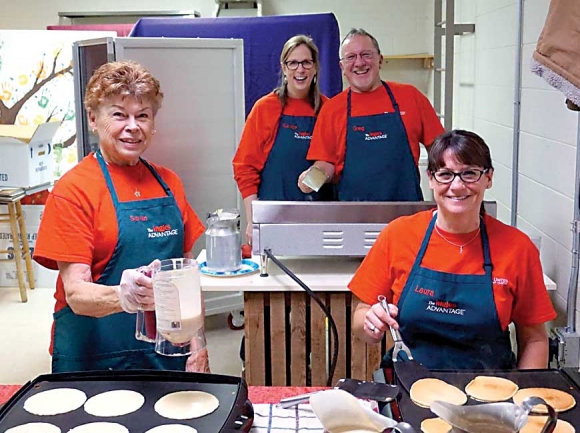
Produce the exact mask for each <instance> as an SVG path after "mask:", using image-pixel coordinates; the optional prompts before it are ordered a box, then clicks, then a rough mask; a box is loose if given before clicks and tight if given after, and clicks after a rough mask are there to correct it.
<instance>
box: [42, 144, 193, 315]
mask: <svg viewBox="0 0 580 433" xmlns="http://www.w3.org/2000/svg"><path fill="white" fill-rule="evenodd" d="M151 165H153V166H154V168H155V169H156V170H157V172H158V173H159V175H160V176H161V178H162V179H163V180H164V181H165V183H166V184H167V186H168V187H169V188H170V189H171V191H172V193H173V195H174V196H175V200H176V202H177V206H178V207H179V209H180V211H181V215H182V218H183V224H184V253H185V252H189V251H191V249H192V248H193V244H194V243H195V241H196V240H197V239H198V238H199V236H200V235H201V234H202V233H203V232H204V230H205V227H204V225H203V224H202V223H201V221H200V220H199V218H198V217H197V215H196V214H195V212H194V211H193V209H192V208H191V206H190V205H189V203H188V202H187V199H186V196H185V190H184V188H183V184H182V183H181V180H180V179H179V177H178V176H177V174H175V173H174V172H173V171H171V170H169V169H167V168H165V167H161V166H158V165H155V164H151ZM108 168H109V173H110V174H111V178H112V181H113V184H114V186H115V190H116V192H117V196H118V198H119V201H121V202H124V201H133V200H145V199H150V198H157V197H163V196H165V192H164V191H163V188H162V187H161V185H160V184H159V182H157V180H156V179H155V178H154V177H153V174H152V173H151V172H150V171H149V170H148V169H147V167H145V166H144V165H143V164H142V163H139V164H137V165H135V166H132V167H129V166H126V167H119V166H116V165H114V164H109V165H108ZM135 189H138V190H139V192H140V193H141V196H140V197H139V198H137V197H135V194H134V193H135ZM117 237H118V226H117V219H116V214H115V208H114V207H113V200H112V198H111V195H110V193H109V190H108V188H107V184H106V183H105V178H104V176H103V174H102V172H101V169H100V167H99V163H98V161H97V159H96V157H95V155H94V154H93V153H91V154H90V155H89V156H87V157H85V158H84V159H83V160H82V161H81V162H80V163H79V164H78V165H77V166H76V167H74V168H73V169H72V170H70V171H69V172H67V173H66V174H65V175H64V176H63V177H62V178H61V179H60V180H59V181H58V182H57V183H56V185H55V186H54V189H53V190H52V192H51V194H50V195H49V197H48V199H47V201H46V207H45V210H44V212H43V214H42V220H41V223H40V228H39V230H38V238H37V239H36V245H35V248H34V260H35V261H37V262H38V263H40V264H41V265H42V266H44V267H47V268H49V269H58V266H57V262H68V263H83V264H87V265H89V266H90V267H91V272H92V278H93V281H97V280H98V278H99V277H100V275H101V274H102V272H103V271H104V269H105V267H106V265H107V263H109V261H110V259H111V257H112V255H113V251H114V250H115V246H116V244H117ZM139 248H142V246H141V245H135V254H139ZM143 265H148V263H143ZM54 297H55V299H56V306H55V311H58V310H60V309H61V308H64V307H65V306H66V305H67V303H66V297H65V293H64V285H63V282H62V279H61V278H60V276H59V277H58V279H57V283H56V293H55V295H54Z"/></svg>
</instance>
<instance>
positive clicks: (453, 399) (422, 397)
mask: <svg viewBox="0 0 580 433" xmlns="http://www.w3.org/2000/svg"><path fill="white" fill-rule="evenodd" d="M409 394H410V395H411V400H413V403H415V404H416V405H417V406H421V407H426V408H429V407H430V406H431V403H433V402H434V401H435V400H439V401H445V402H447V403H451V404H456V405H459V406H461V405H464V404H465V403H466V402H467V396H466V395H465V393H463V391H461V390H460V389H458V388H456V387H454V386H453V385H449V384H448V383H447V382H443V381H442V380H439V379H420V380H418V381H416V382H415V383H414V384H413V385H412V386H411V389H410V391H409Z"/></svg>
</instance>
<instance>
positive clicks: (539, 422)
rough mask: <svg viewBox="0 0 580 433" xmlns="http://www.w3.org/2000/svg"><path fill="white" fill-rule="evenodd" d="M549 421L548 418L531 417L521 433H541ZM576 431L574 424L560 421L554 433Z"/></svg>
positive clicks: (571, 432)
mask: <svg viewBox="0 0 580 433" xmlns="http://www.w3.org/2000/svg"><path fill="white" fill-rule="evenodd" d="M547 419H548V417H547V416H529V417H528V422H527V423H526V425H525V426H524V427H523V428H522V429H521V430H520V433H541V431H542V427H544V424H546V420H547ZM575 431H576V430H574V427H572V424H570V423H568V422H566V421H564V420H561V419H559V420H558V422H557V424H556V428H555V429H554V432H553V433H574V432H575Z"/></svg>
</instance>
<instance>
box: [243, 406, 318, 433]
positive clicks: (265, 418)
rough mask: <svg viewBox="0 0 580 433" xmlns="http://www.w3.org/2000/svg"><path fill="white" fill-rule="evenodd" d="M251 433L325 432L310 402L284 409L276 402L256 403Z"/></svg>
mask: <svg viewBox="0 0 580 433" xmlns="http://www.w3.org/2000/svg"><path fill="white" fill-rule="evenodd" d="M253 406H254V424H253V426H252V429H251V430H250V433H323V432H324V429H323V428H322V424H321V423H320V421H319V420H318V418H317V417H316V415H315V414H314V412H312V408H311V407H310V405H309V404H299V405H297V406H295V407H291V408H289V409H282V408H280V407H278V406H277V405H276V404H254V405H253Z"/></svg>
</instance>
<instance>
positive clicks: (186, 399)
mask: <svg viewBox="0 0 580 433" xmlns="http://www.w3.org/2000/svg"><path fill="white" fill-rule="evenodd" d="M219 405H220V403H219V400H218V399H217V398H216V397H215V396H214V395H212V394H210V393H207V392H203V391H178V392H172V393H171V394H167V395H164V396H163V397H161V398H160V399H159V400H157V402H156V403H155V412H157V413H158V414H159V415H161V416H162V417H165V418H170V419H192V418H200V417H202V416H205V415H207V414H210V413H212V412H213V411H214V410H216V409H217V408H218V406H219Z"/></svg>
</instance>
